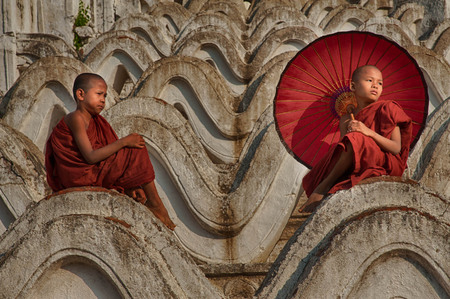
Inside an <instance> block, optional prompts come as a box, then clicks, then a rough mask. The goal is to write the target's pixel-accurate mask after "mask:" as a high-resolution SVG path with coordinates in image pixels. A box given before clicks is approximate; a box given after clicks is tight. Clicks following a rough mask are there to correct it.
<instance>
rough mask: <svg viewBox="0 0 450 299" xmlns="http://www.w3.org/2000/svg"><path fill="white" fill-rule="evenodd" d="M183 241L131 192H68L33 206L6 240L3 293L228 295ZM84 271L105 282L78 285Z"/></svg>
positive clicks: (1, 240)
mask: <svg viewBox="0 0 450 299" xmlns="http://www.w3.org/2000/svg"><path fill="white" fill-rule="evenodd" d="M68 191H69V192H68ZM178 244H179V243H178V242H177V240H176V239H175V238H174V236H173V235H172V234H171V233H170V232H169V231H168V230H167V229H166V228H165V227H164V225H163V224H162V223H161V222H159V221H158V220H156V218H154V217H153V216H152V214H151V212H150V211H149V210H148V209H147V208H145V207H144V206H143V205H141V204H138V203H136V202H134V201H133V200H131V199H130V198H129V197H127V196H123V195H121V194H119V193H117V192H114V191H108V190H106V189H102V188H88V187H84V188H78V189H72V190H67V191H65V192H60V193H59V194H57V195H53V196H52V197H50V198H47V199H44V200H41V201H40V202H39V203H35V204H32V205H30V206H29V207H28V209H27V211H26V212H25V213H24V214H23V215H22V216H21V217H20V218H19V219H18V220H17V221H16V222H15V223H14V225H12V226H11V228H10V229H9V230H8V232H7V233H5V234H3V235H2V236H1V237H0V252H2V253H3V255H2V257H1V262H0V277H2V281H1V283H0V293H1V294H2V297H3V298H17V297H23V298H44V297H45V298H61V297H66V296H68V293H65V291H66V292H73V293H69V294H71V295H72V296H75V297H83V298H94V297H92V293H90V292H94V293H95V291H96V292H97V295H100V294H102V295H103V296H107V297H108V298H221V297H222V296H221V294H220V292H218V291H217V289H216V288H215V287H214V286H212V285H211V284H210V282H209V281H208V280H207V279H206V278H205V276H204V275H203V273H202V272H201V271H200V270H199V269H198V267H197V265H195V264H194V262H193V261H192V259H191V258H190V256H189V255H188V254H187V253H186V252H185V251H184V250H183V249H182V248H181V247H180V246H179V245H178ZM30 256H32V257H33V258H31V259H30V258H29V257H30ZM17 269H21V270H20V271H18V270H17ZM70 273H72V274H70ZM83 274H84V275H86V274H90V275H91V277H90V279H91V281H92V280H94V281H95V280H97V281H105V282H104V284H103V285H95V283H92V284H90V285H89V283H83V282H77V280H76V279H75V278H76V277H77V275H78V276H80V277H83ZM65 278H66V279H69V281H70V282H71V284H67V281H64V280H65ZM51 283H53V284H56V285H58V284H59V287H57V288H55V287H53V288H52V287H51ZM74 285H75V286H74ZM87 285H88V286H90V288H89V287H87ZM77 287H78V288H77ZM96 298H97V297H96Z"/></svg>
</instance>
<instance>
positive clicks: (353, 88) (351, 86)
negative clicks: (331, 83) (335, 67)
mask: <svg viewBox="0 0 450 299" xmlns="http://www.w3.org/2000/svg"><path fill="white" fill-rule="evenodd" d="M350 90H351V91H355V82H351V83H350Z"/></svg>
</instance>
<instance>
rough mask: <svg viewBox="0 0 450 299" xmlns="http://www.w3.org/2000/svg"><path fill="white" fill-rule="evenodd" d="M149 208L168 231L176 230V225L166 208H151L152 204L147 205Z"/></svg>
mask: <svg viewBox="0 0 450 299" xmlns="http://www.w3.org/2000/svg"><path fill="white" fill-rule="evenodd" d="M146 206H147V208H148V209H149V210H150V211H152V213H153V215H155V216H156V218H158V219H159V220H161V221H162V223H164V224H165V225H166V226H167V228H168V229H170V230H174V229H175V227H176V225H175V223H173V221H172V219H170V217H169V213H167V210H166V208H165V207H164V206H159V207H158V206H151V205H150V204H146Z"/></svg>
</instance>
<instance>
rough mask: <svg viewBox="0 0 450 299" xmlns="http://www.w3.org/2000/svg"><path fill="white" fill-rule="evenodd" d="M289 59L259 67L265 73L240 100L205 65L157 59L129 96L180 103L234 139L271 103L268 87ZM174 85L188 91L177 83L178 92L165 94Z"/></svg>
mask: <svg viewBox="0 0 450 299" xmlns="http://www.w3.org/2000/svg"><path fill="white" fill-rule="evenodd" d="M291 57H292V53H285V54H281V55H279V58H274V59H272V60H271V61H270V62H268V63H267V67H264V68H262V69H263V70H265V73H262V72H259V73H257V74H259V75H257V76H255V80H254V81H252V82H250V85H249V87H248V88H247V91H248V92H246V93H244V94H243V96H242V98H240V97H233V96H232V95H231V92H230V90H229V88H228V86H227V84H226V83H225V82H224V80H223V77H222V76H220V75H219V74H218V72H217V70H216V69H215V68H213V67H212V66H211V65H209V64H208V63H207V62H204V61H202V60H200V59H197V58H192V57H180V56H176V57H170V58H165V59H161V60H159V61H157V62H156V63H154V64H153V65H152V67H150V68H149V69H148V70H147V71H146V72H145V74H143V75H142V79H141V80H140V82H139V83H138V84H137V85H136V88H135V90H134V91H133V93H132V94H133V95H135V96H153V97H157V98H163V99H164V100H165V101H166V102H168V103H169V104H172V105H175V106H176V105H177V103H181V104H182V105H183V107H184V109H186V108H188V107H189V109H190V110H191V112H189V113H187V115H189V114H198V116H197V118H198V119H200V118H201V117H202V116H201V113H200V112H202V113H204V115H206V116H207V117H208V118H209V119H210V121H211V122H212V123H213V124H214V126H215V127H216V128H217V129H218V130H219V131H220V134H221V135H223V136H224V137H226V138H229V139H231V140H235V139H239V138H242V137H244V136H245V135H247V134H248V133H250V132H251V131H252V127H253V125H254V123H255V121H256V120H257V119H258V118H259V117H260V115H261V114H262V112H263V111H265V109H266V108H267V107H268V106H269V105H271V104H272V100H273V96H274V92H275V90H273V88H271V87H272V85H271V84H273V82H276V81H278V78H279V75H280V74H281V72H282V70H283V67H284V65H285V64H286V63H287V62H288V61H289V58H291ZM177 82H184V83H185V84H186V85H187V86H188V87H189V90H190V92H189V93H187V91H186V90H183V88H182V86H180V84H178V87H177V89H178V91H179V92H178V91H177V93H176V94H173V93H169V92H168V88H169V87H171V85H172V86H175V87H176V86H177ZM254 83H255V84H254ZM254 99H257V101H256V100H254ZM196 102H199V103H196ZM197 107H199V108H197ZM199 109H200V110H201V111H199ZM190 121H192V120H190ZM194 121H195V118H194ZM208 121H209V120H208ZM236 124H239V126H238V127H237V126H236ZM193 127H200V124H198V125H196V124H195V123H193Z"/></svg>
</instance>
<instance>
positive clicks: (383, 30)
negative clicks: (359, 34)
mask: <svg viewBox="0 0 450 299" xmlns="http://www.w3.org/2000/svg"><path fill="white" fill-rule="evenodd" d="M359 29H360V30H361V31H370V32H373V33H378V34H383V35H384V36H390V37H391V38H392V40H394V41H395V42H397V43H398V44H399V45H401V46H402V47H408V46H412V45H418V44H419V40H418V37H417V36H416V35H415V34H414V32H412V31H411V30H410V29H409V28H408V27H406V25H404V24H403V23H402V22H401V21H399V20H396V19H393V18H389V17H384V18H373V19H370V20H368V21H367V22H366V23H365V24H364V25H362V26H361V27H360V28H359Z"/></svg>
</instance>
